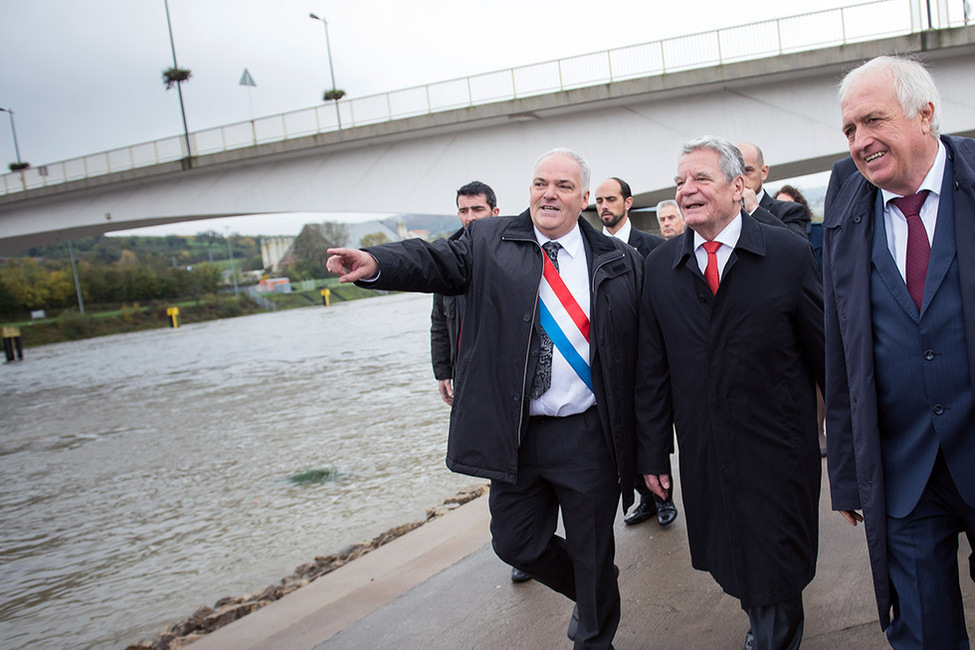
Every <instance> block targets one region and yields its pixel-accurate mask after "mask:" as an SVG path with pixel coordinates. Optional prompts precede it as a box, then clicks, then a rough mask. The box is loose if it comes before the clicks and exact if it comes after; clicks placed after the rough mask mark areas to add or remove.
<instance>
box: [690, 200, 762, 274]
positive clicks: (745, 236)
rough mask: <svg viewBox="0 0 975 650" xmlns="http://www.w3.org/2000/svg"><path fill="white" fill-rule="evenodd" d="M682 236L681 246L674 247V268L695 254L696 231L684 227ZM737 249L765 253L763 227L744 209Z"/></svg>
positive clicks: (759, 253)
mask: <svg viewBox="0 0 975 650" xmlns="http://www.w3.org/2000/svg"><path fill="white" fill-rule="evenodd" d="M680 237H681V242H680V246H678V247H676V248H675V249H674V261H673V267H672V268H675V269H676V268H677V267H678V266H680V265H681V264H685V263H686V262H687V259H688V258H689V257H693V256H694V231H693V230H691V229H690V228H684V234H682V235H680ZM735 250H736V251H748V252H750V253H754V254H755V255H759V256H764V255H765V235H764V234H762V227H761V225H760V224H759V223H758V221H756V220H755V219H754V218H753V217H752V216H750V215H749V214H748V213H747V212H745V211H744V210H742V211H741V234H740V235H739V236H738V243H737V244H736V245H735Z"/></svg>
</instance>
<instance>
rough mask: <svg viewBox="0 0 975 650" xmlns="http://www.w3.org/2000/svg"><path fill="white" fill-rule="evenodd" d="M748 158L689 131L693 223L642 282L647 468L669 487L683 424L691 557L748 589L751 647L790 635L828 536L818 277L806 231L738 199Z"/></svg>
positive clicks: (657, 486) (654, 481) (687, 214)
mask: <svg viewBox="0 0 975 650" xmlns="http://www.w3.org/2000/svg"><path fill="white" fill-rule="evenodd" d="M743 167H744V161H743V160H742V158H741V154H740V152H739V151H738V149H737V148H736V147H734V145H732V144H731V143H729V142H728V141H726V140H723V139H721V138H716V137H704V138H699V139H697V140H693V141H691V142H688V143H687V144H685V145H684V150H683V155H682V157H681V159H680V164H679V166H678V172H677V176H676V179H675V180H676V183H677V202H678V203H679V204H680V208H681V214H683V215H684V220H685V222H686V223H687V229H686V230H685V231H684V234H683V235H681V236H679V237H675V238H673V239H670V240H668V241H667V242H666V243H664V244H662V245H660V246H658V247H657V248H656V249H655V250H654V252H653V253H651V254H650V257H648V258H647V265H646V279H645V280H644V283H643V299H642V301H641V312H640V346H639V368H638V374H637V394H636V405H637V469H638V470H639V471H640V472H642V473H643V474H645V475H646V480H647V484H648V486H649V487H650V488H651V489H653V490H654V491H655V492H657V493H658V494H660V495H661V496H663V495H664V494H665V490H666V489H667V488H668V487H669V486H670V475H669V473H668V472H669V456H670V453H671V452H672V451H673V448H674V431H675V430H676V433H677V440H678V444H679V447H680V453H679V455H678V457H679V459H680V470H681V472H680V473H681V493H682V495H683V500H684V516H685V518H686V521H687V535H688V540H689V542H690V550H691V562H692V564H693V565H694V568H696V569H699V570H703V571H709V572H710V573H711V575H712V576H713V577H714V579H715V580H716V581H717V582H718V584H720V585H721V587H722V588H723V589H724V590H725V592H727V593H728V594H730V595H732V596H734V597H735V598H738V599H739V600H740V601H741V606H742V608H743V609H744V610H745V611H746V612H747V614H748V618H749V622H750V624H751V632H750V634H753V636H754V639H753V642H754V647H755V648H758V649H759V650H783V649H794V648H797V647H798V646H799V643H800V641H801V639H802V630H803V608H802V590H803V588H804V587H805V586H806V585H807V584H808V583H809V581H810V580H812V578H813V576H814V574H815V571H816V555H817V548H818V536H819V526H818V522H819V516H818V512H819V508H818V503H819V491H820V475H821V472H822V467H821V461H820V456H819V445H818V441H817V435H816V389H815V383H816V382H817V381H819V382H821V381H822V380H823V374H824V369H823V311H822V309H823V302H822V285H821V281H820V278H819V271H818V269H817V268H816V262H815V260H814V259H813V255H812V249H811V248H810V247H809V244H808V242H804V241H802V240H801V239H799V238H798V237H796V236H795V235H794V234H792V233H789V232H786V231H785V229H783V228H772V227H769V226H765V225H763V224H760V223H758V222H757V221H755V220H754V219H752V218H751V217H750V216H748V215H747V214H745V213H744V212H743V211H742V210H741V207H740V200H741V193H742V190H743V188H744V179H743V178H742V172H743ZM709 249H711V250H709ZM671 423H673V426H672V425H671ZM746 642H747V641H746Z"/></svg>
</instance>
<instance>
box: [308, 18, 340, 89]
mask: <svg viewBox="0 0 975 650" xmlns="http://www.w3.org/2000/svg"><path fill="white" fill-rule="evenodd" d="M308 17H309V18H311V19H313V20H320V21H322V24H323V25H325V52H326V54H328V72H329V74H330V75H331V76H332V92H335V68H333V67H332V47H331V45H329V43H328V21H327V20H325V19H324V18H319V17H318V16H316V15H315V14H308Z"/></svg>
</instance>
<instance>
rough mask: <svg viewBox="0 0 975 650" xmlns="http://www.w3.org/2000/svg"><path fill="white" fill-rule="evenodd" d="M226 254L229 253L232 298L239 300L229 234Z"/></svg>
mask: <svg viewBox="0 0 975 650" xmlns="http://www.w3.org/2000/svg"><path fill="white" fill-rule="evenodd" d="M227 252H228V253H230V275H231V276H233V278H234V296H235V297H236V298H237V299H238V300H239V299H240V289H238V288H237V268H236V267H235V266H234V248H233V246H231V245H230V233H229V232H228V233H227Z"/></svg>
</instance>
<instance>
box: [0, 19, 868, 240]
mask: <svg viewBox="0 0 975 650" xmlns="http://www.w3.org/2000/svg"><path fill="white" fill-rule="evenodd" d="M848 4H852V3H851V2H843V1H842V0H775V1H774V2H773V1H768V2H764V3H759V2H728V1H727V0H694V1H692V2H688V1H686V0H685V1H683V2H681V1H677V0H644V1H643V2H637V1H634V0H630V1H628V2H623V1H618V0H603V1H602V2H595V1H594V0H589V1H585V2H584V1H582V0H562V1H560V2H533V1H532V0H493V1H492V2H473V1H471V0H414V1H412V2H397V1H394V0H355V1H349V0H346V1H345V2H336V1H335V0H169V11H170V16H171V19H172V27H173V38H174V40H175V45H176V55H177V59H178V62H179V65H180V67H185V68H190V69H191V70H192V71H193V77H192V79H190V80H189V81H188V82H187V83H185V84H183V94H184V101H185V104H186V114H187V122H188V125H189V129H190V130H191V131H195V130H199V129H204V128H208V127H213V126H218V125H221V124H229V123H232V122H237V121H244V120H249V119H251V118H252V117H260V116H263V115H270V114H275V113H281V112H286V111H291V110H298V109H303V108H308V107H311V106H314V105H316V104H320V103H321V95H322V92H323V91H324V90H325V89H326V88H328V87H330V86H331V82H330V80H329V71H328V59H327V56H326V51H325V34H324V29H323V25H322V23H321V22H320V21H315V20H312V19H311V18H310V17H309V15H308V14H309V12H314V13H316V14H318V15H319V16H324V17H325V18H326V19H327V20H328V30H329V38H330V40H331V51H332V56H333V59H334V60H333V64H334V68H335V77H336V85H337V86H338V87H339V88H342V89H344V90H345V91H346V92H347V93H348V94H349V95H352V96H360V97H361V96H364V95H370V94H374V93H379V92H383V91H387V90H394V89H398V88H406V87H410V86H415V85H422V84H425V83H430V82H436V81H443V80H447V79H452V78H456V77H464V76H468V75H471V74H477V73H482V72H490V71H493V70H500V69H505V68H509V67H513V66H518V65H525V64H530V63H537V62H541V61H547V60H551V59H558V58H564V57H567V56H573V55H576V54H583V53H587V52H593V51H599V50H605V49H610V48H615V47H622V46H626V45H634V44H638V43H643V42H648V41H653V40H658V39H662V38H668V37H672V36H678V35H683V34H692V33H696V32H701V31H708V30H712V29H718V28H721V27H730V26H734V25H741V24H746V23H751V22H759V21H763V20H768V19H771V18H776V17H783V16H791V15H797V14H801V13H808V12H814V11H819V10H823V9H830V8H835V7H839V6H843V5H848ZM0 44H2V48H3V54H4V55H3V57H2V61H0V107H4V108H12V109H13V110H14V112H15V120H16V130H17V136H18V141H19V145H20V153H21V158H22V159H23V160H26V161H29V162H30V163H31V164H32V165H34V166H38V165H41V164H44V163H50V162H56V161H59V160H64V159H68V158H73V157H77V156H82V155H85V154H90V153H96V152H99V151H105V150H108V149H112V148H116V147H122V146H126V145H130V144H136V143H139V142H147V141H151V140H155V139H158V138H164V137H168V136H172V135H176V134H179V133H181V132H182V128H183V127H182V122H181V119H180V114H179V101H178V98H177V93H176V90H175V89H174V90H170V91H166V90H165V89H164V86H163V83H162V76H161V75H162V71H163V70H164V69H165V68H167V67H170V66H171V65H172V54H171V52H170V46H169V36H168V32H167V29H166V12H165V7H164V4H163V0H0ZM244 68H247V70H248V71H249V72H250V74H251V76H252V77H253V79H254V81H255V82H256V84H257V87H256V88H247V87H244V86H240V85H239V83H238V82H239V81H240V77H241V73H242V72H243V70H244ZM14 160H15V152H14V146H13V138H12V136H11V129H10V124H9V121H8V116H7V114H5V113H0V163H2V165H3V166H4V167H6V165H7V163H8V162H12V161H14ZM199 223H200V222H197V224H199ZM238 223H241V224H242V223H243V222H238ZM196 228H197V225H194V224H190V225H189V226H187V225H183V226H182V230H183V231H184V232H195V231H196ZM187 229H188V230H187ZM248 230H250V229H248ZM241 232H244V230H243V229H241ZM255 232H259V229H258V230H255Z"/></svg>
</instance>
